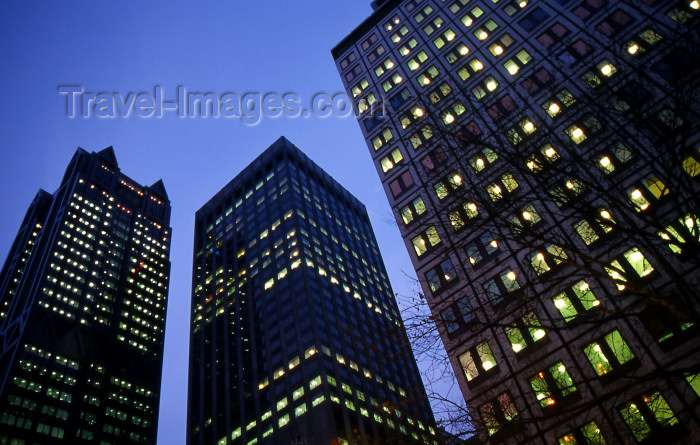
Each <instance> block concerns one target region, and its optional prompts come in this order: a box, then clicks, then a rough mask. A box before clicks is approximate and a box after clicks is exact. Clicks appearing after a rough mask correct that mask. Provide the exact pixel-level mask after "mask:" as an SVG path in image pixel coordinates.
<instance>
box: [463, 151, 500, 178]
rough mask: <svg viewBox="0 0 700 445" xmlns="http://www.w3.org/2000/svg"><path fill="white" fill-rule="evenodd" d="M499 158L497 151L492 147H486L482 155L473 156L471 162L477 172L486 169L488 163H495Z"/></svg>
mask: <svg viewBox="0 0 700 445" xmlns="http://www.w3.org/2000/svg"><path fill="white" fill-rule="evenodd" d="M497 159H498V155H497V154H496V152H494V151H493V150H491V149H490V148H484V149H483V150H482V151H481V154H480V155H476V156H473V157H472V158H471V159H470V160H469V163H470V164H471V166H472V168H473V169H474V171H475V172H476V173H479V172H480V171H482V170H483V169H485V168H486V167H487V166H488V165H491V164H493V163H494V162H496V160H497Z"/></svg>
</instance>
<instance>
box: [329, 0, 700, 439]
mask: <svg viewBox="0 0 700 445" xmlns="http://www.w3.org/2000/svg"><path fill="white" fill-rule="evenodd" d="M373 7H374V8H375V12H374V13H373V15H372V16H371V17H370V18H368V19H367V20H366V21H365V22H363V23H362V24H361V25H360V26H359V27H358V28H357V29H355V30H354V31H353V32H352V33H351V34H350V35H349V36H348V37H346V38H345V39H344V40H343V41H342V42H341V43H340V44H339V45H337V46H336V47H335V48H334V49H333V51H332V52H333V57H334V59H335V60H336V63H337V67H338V71H339V73H340V74H341V77H342V80H343V83H344V85H345V87H346V89H347V91H348V94H349V95H350V96H351V97H353V98H354V99H355V101H356V102H355V106H356V111H357V113H358V116H359V117H358V120H359V124H360V127H361V130H362V132H363V134H364V136H365V139H366V141H367V144H368V146H369V149H370V153H371V155H372V159H373V160H374V163H375V166H376V168H377V172H378V174H379V176H380V178H381V181H382V183H383V185H384V188H385V191H386V194H387V197H388V199H389V202H390V204H391V206H392V209H393V210H394V214H395V216H396V220H397V222H398V223H399V226H400V228H401V231H402V236H403V238H404V240H405V243H406V247H407V249H408V251H409V254H410V255H411V259H412V261H413V264H414V266H415V268H416V271H417V273H418V276H419V279H420V280H421V285H422V288H423V291H424V294H425V295H426V297H427V301H428V304H429V306H430V309H431V311H432V313H433V316H434V318H435V319H436V320H438V323H437V327H438V329H439V332H440V335H441V337H442V339H443V343H444V345H445V347H446V350H447V352H448V355H449V358H450V362H451V364H452V366H453V368H454V371H455V375H456V376H457V379H458V382H459V385H460V388H461V389H462V393H463V395H464V398H465V400H466V402H467V405H468V407H469V409H470V411H471V413H472V416H473V417H474V421H475V422H476V431H477V432H478V434H479V436H480V437H481V438H482V439H483V440H487V441H489V440H490V441H492V443H562V444H565V443H618V442H619V443H628V442H635V441H636V442H645V441H646V442H649V443H655V442H654V441H655V440H660V438H661V437H663V438H664V440H668V441H673V440H678V441H681V442H682V441H687V440H689V439H688V438H689V437H696V436H697V434H698V428H699V427H698V425H699V424H700V422H699V417H698V411H697V407H698V379H696V375H697V365H698V363H697V354H698V347H699V345H698V342H697V340H696V339H695V338H694V336H695V334H693V332H695V329H696V326H695V323H694V322H693V321H690V320H679V318H678V316H677V315H674V316H669V315H668V314H666V313H665V311H664V310H663V309H659V312H660V313H663V316H660V313H654V310H655V309H648V310H646V311H644V312H640V311H639V310H637V309H639V308H640V307H643V306H644V305H642V304H640V303H644V304H647V303H648V301H647V300H645V297H646V295H645V293H644V292H645V289H654V292H658V294H664V295H665V294H668V293H678V294H683V298H682V299H683V301H684V303H685V304H687V305H688V306H686V308H687V309H688V311H689V312H690V313H697V310H698V305H697V299H696V296H697V291H698V288H697V284H698V274H699V265H698V263H697V252H696V250H695V249H697V241H698V223H699V222H700V220H699V219H698V214H699V212H700V210H699V209H698V203H697V200H696V198H695V196H697V193H698V183H697V178H698V174H699V173H700V170H699V169H698V166H699V165H700V164H698V162H699V161H700V153H699V152H698V148H699V145H698V131H697V125H696V124H695V123H696V122H697V119H698V106H697V105H698V104H697V100H696V99H689V100H686V101H685V102H683V101H680V102H679V100H678V97H677V95H688V96H689V97H697V88H698V84H697V72H698V66H699V64H698V60H700V56H699V55H698V53H697V47H698V45H697V42H698V35H697V30H696V29H697V10H698V8H699V5H698V3H697V2H691V1H687V2H664V1H654V0H647V1H638V2H637V1H606V0H584V1H573V0H549V1H545V0H539V1H522V2H518V1H507V0H481V1H478V0H476V1H475V0H471V1H470V0H456V1H454V0H449V1H445V0H442V1H441V0H431V1H429V0H422V1H420V0H411V1H384V2H375V3H373ZM681 71H682V72H684V73H685V74H686V75H685V76H684V75H679V74H678V73H679V72H681ZM679 92H680V93H679ZM677 93H678V94H677ZM674 95H676V96H674ZM672 96H674V97H672ZM679 104H680V105H681V106H679ZM650 141H651V142H650ZM666 141H673V142H671V143H670V144H669V143H667V142H666ZM674 143H675V147H674V148H673V150H670V149H669V147H670V146H671V145H672V144H674ZM659 164H664V168H660V167H659ZM666 164H667V165H668V166H667V167H666ZM664 169H665V170H664ZM659 170H663V171H665V172H666V173H667V174H666V175H665V176H661V175H659V173H657V172H658V171H659ZM676 178H681V179H676ZM618 192H619V196H618V195H614V194H615V193H618ZM611 196H614V198H610V197H611ZM669 196H675V198H670V197H669ZM613 204H614V205H613ZM589 210H591V211H589ZM645 212H646V213H645ZM640 215H642V216H641V217H640ZM644 215H648V220H653V222H651V223H649V222H647V228H648V227H657V226H658V227H659V229H658V230H659V232H658V234H659V235H660V236H657V233H656V232H653V233H652V235H653V236H654V237H657V238H658V241H654V242H650V241H649V239H651V238H644V237H641V236H636V235H635V234H634V233H631V232H627V233H623V230H622V229H623V228H629V227H634V224H633V223H632V222H630V221H635V220H636V219H637V218H643V217H644ZM621 220H624V221H625V222H629V225H625V224H626V223H623V222H620V221H621ZM609 221H612V222H609ZM642 227H644V226H642ZM674 233H675V234H678V237H675V235H673V234H674ZM639 239H641V240H644V244H635V240H639ZM680 240H682V241H680ZM683 243H685V244H683ZM682 244H683V245H682ZM681 245H682V247H681ZM572 252H576V255H577V257H579V258H584V259H585V260H586V261H587V262H589V263H595V266H596V267H597V268H596V267H593V266H590V265H586V266H585V267H581V262H577V261H576V260H577V259H578V258H577V257H574V254H573V253H572ZM694 252H695V253H694ZM681 255H685V256H684V257H681ZM678 283H683V284H678ZM686 285H687V288H684V286H686ZM655 295H656V294H655ZM679 298H681V297H679ZM610 313H614V314H618V316H606V314H610ZM626 313H634V316H631V315H622V316H619V314H626ZM661 319H663V321H662V320H661ZM682 369H687V370H688V372H687V373H685V374H683V373H682V372H680V371H679V370H682ZM616 375H617V376H618V377H619V376H623V377H621V378H619V379H616V378H615V376H616ZM642 382H643V383H642Z"/></svg>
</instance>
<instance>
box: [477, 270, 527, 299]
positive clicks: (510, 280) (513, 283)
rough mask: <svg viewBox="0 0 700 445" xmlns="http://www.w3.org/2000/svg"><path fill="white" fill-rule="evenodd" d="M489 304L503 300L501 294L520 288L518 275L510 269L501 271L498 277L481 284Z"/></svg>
mask: <svg viewBox="0 0 700 445" xmlns="http://www.w3.org/2000/svg"><path fill="white" fill-rule="evenodd" d="M482 287H483V289H484V292H485V293H486V296H487V297H488V299H489V301H490V302H491V304H498V303H500V302H501V301H503V296H504V295H506V294H509V293H511V292H515V291H517V290H518V289H520V284H518V277H517V275H516V273H515V272H514V271H512V270H509V271H505V272H502V273H501V274H500V275H499V276H498V278H493V279H491V280H488V281H487V282H485V283H484V284H483V285H482Z"/></svg>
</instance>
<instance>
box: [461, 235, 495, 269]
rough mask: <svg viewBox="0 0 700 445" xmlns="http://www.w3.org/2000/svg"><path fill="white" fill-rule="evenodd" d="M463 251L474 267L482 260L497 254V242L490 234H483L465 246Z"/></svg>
mask: <svg viewBox="0 0 700 445" xmlns="http://www.w3.org/2000/svg"><path fill="white" fill-rule="evenodd" d="M465 249H466V251H467V255H468V256H469V262H470V263H471V264H472V265H476V264H478V263H480V262H481V260H483V259H484V258H488V257H490V256H491V255H493V254H494V253H496V252H498V242H497V241H496V240H495V238H494V237H493V235H491V232H484V233H483V234H482V235H481V236H479V238H478V239H477V240H475V241H472V242H470V243H469V244H467V246H466V248H465Z"/></svg>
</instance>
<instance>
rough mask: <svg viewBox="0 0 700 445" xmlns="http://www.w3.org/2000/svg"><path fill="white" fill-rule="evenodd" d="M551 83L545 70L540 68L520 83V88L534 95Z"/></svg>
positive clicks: (550, 76) (549, 76)
mask: <svg viewBox="0 0 700 445" xmlns="http://www.w3.org/2000/svg"><path fill="white" fill-rule="evenodd" d="M551 81H552V75H551V74H549V71H547V70H546V69H545V68H540V69H539V70H538V71H536V72H535V73H534V74H533V75H531V76H530V77H528V78H527V79H525V80H524V81H523V82H522V84H521V85H522V86H523V88H524V89H525V91H527V92H528V93H530V94H534V93H536V92H537V91H539V90H540V89H541V88H542V87H544V86H545V85H547V84H548V83H549V82H551Z"/></svg>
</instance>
